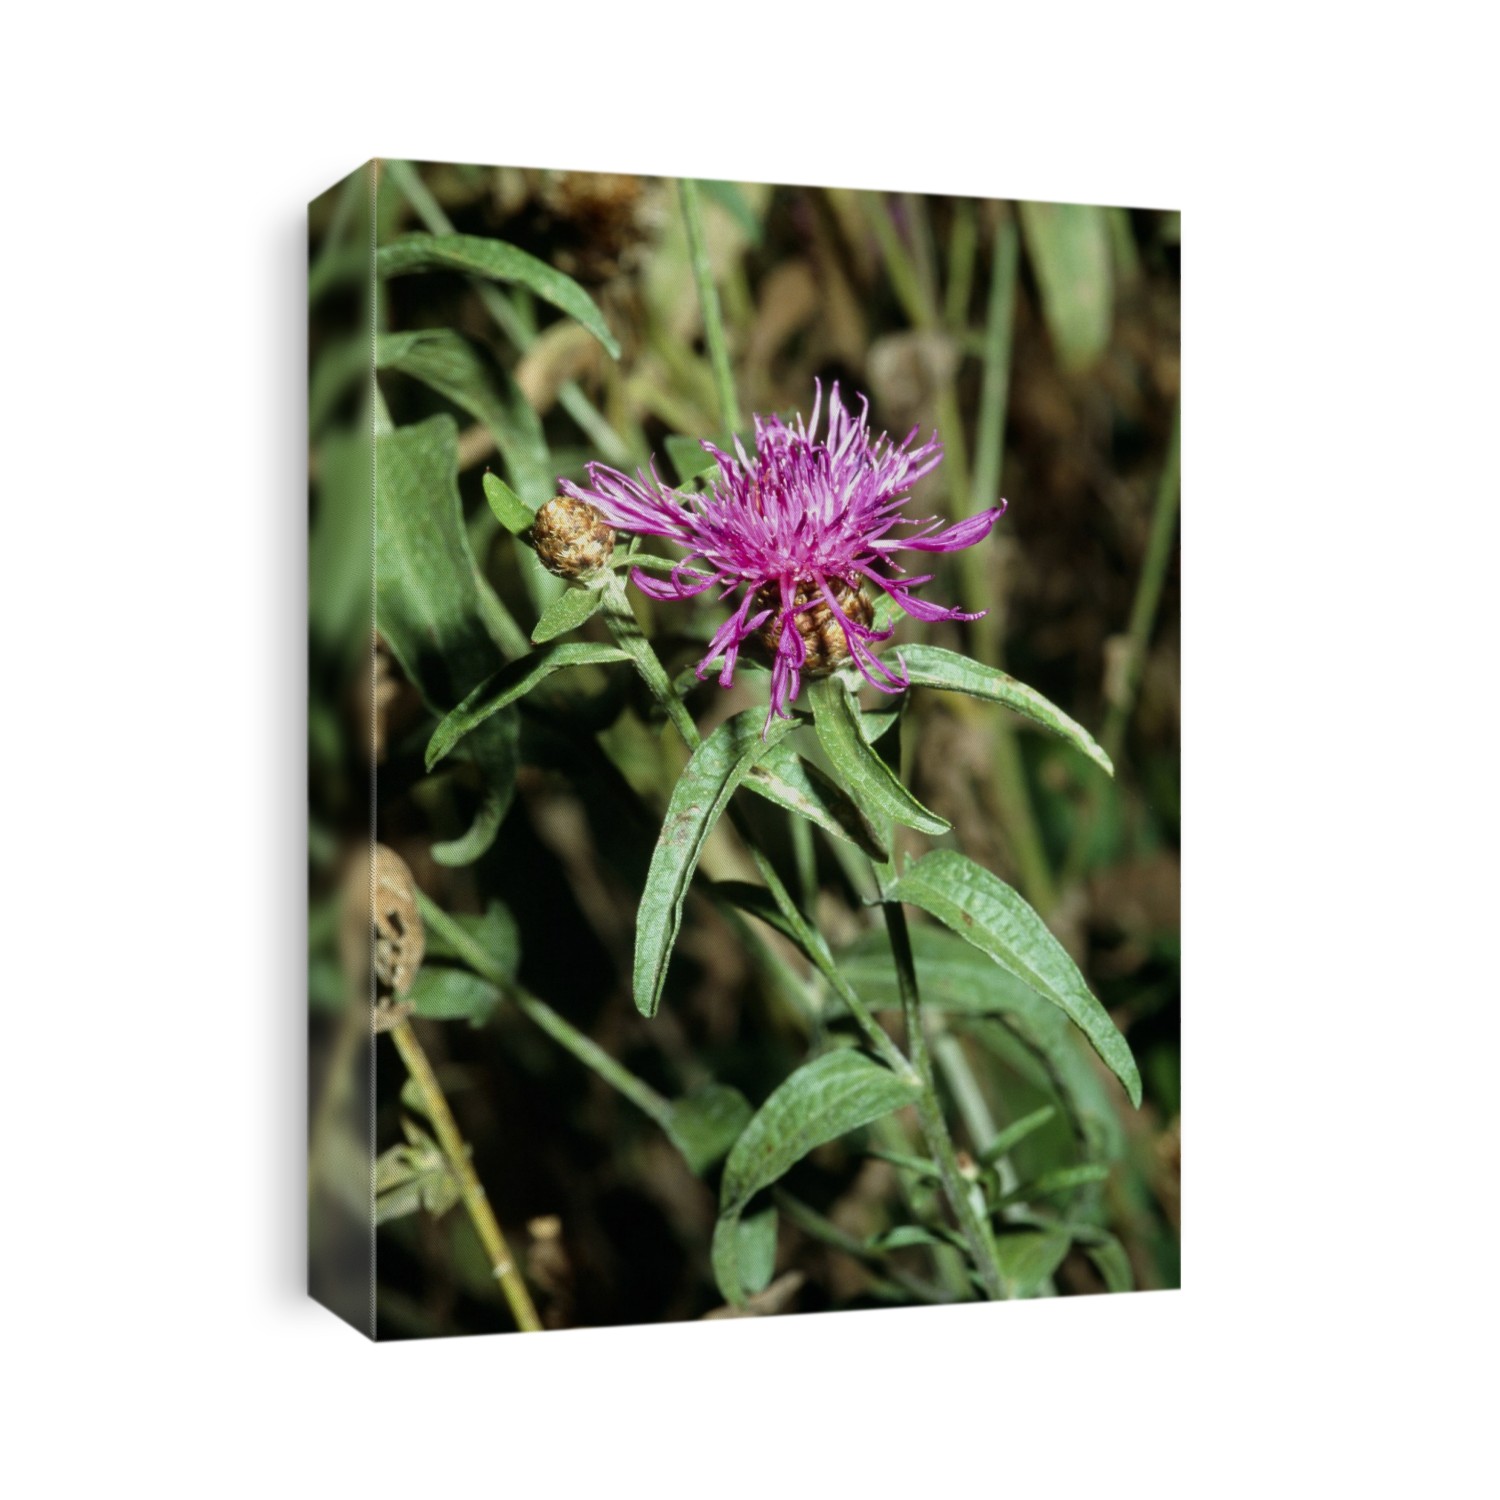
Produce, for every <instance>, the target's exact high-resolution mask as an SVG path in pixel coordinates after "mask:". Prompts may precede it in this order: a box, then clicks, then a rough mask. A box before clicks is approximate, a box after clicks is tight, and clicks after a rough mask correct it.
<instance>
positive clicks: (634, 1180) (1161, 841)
mask: <svg viewBox="0 0 1500 1500" xmlns="http://www.w3.org/2000/svg"><path fill="white" fill-rule="evenodd" d="M308 227H309V259H308V292H309V344H308V353H309V387H308V391H309V447H308V455H309V457H308V465H309V504H310V511H309V514H310V533H309V559H308V561H309V641H308V651H309V655H308V670H309V709H308V731H309V772H308V774H309V815H310V829H309V893H310V904H309V920H308V941H309V993H308V1004H309V1068H308V1120H309V1130H308V1142H309V1161H308V1231H309V1284H310V1289H311V1291H312V1293H313V1295H314V1296H316V1297H317V1298H318V1299H319V1300H320V1301H322V1302H324V1303H326V1304H327V1305H328V1306H329V1307H330V1308H332V1309H333V1310H334V1311H336V1312H337V1313H339V1315H340V1316H342V1317H345V1318H346V1319H348V1320H349V1321H350V1322H351V1323H353V1324H354V1325H355V1326H356V1327H358V1328H360V1329H362V1330H364V1331H365V1332H367V1333H369V1334H371V1335H372V1336H375V1337H379V1338H382V1339H404V1338H425V1337H450V1336H455V1335H462V1334H479V1333H500V1332H512V1331H517V1330H519V1331H526V1332H534V1331H542V1330H549V1329H567V1328H586V1327H604V1326H610V1325H621V1324H641V1323H657V1322H668V1321H670V1322H687V1321H699V1320H705V1319H708V1320H716V1319H737V1318H745V1317H768V1316H790V1315H797V1314H802V1313H813V1312H827V1311H838V1310H853V1309H880V1308H895V1307H909V1306H920V1305H928V1304H951V1303H962V1302H975V1303H978V1302H991V1301H1007V1300H1015V1299H1029V1298H1038V1297H1074V1296H1088V1295H1093V1294H1101V1293H1107V1294H1115V1293H1127V1292H1132V1291H1138V1290H1159V1289H1167V1288H1174V1287H1176V1286H1178V1285H1179V1282H1180V1261H1179V1231H1180V1222H1181V1207H1180V1205H1181V1191H1180V1176H1181V1174H1180V1158H1181V1068H1180V1044H1179V1031H1180V980H1179V955H1180V930H1179V928H1180V924H1179V899H1178V894H1179V855H1178V851H1179V847H1180V839H1179V829H1180V803H1179V795H1178V789H1179V784H1180V777H1179V766H1180V755H1179V740H1180V733H1179V726H1180V693H1179V671H1178V660H1179V635H1178V587H1179V573H1180V569H1179V544H1178V516H1179V496H1180V457H1179V455H1180V441H1181V421H1180V361H1179V337H1178V331H1179V310H1180V296H1179V287H1180V261H1181V225H1180V217H1179V215H1178V214H1177V213H1176V212H1173V211H1170V210H1167V209H1162V208H1149V209H1146V208H1125V207H1118V206H1100V205H1080V204H1063V203H1044V202H1010V201H1003V200H986V199H978V198H955V197H936V196H932V195H926V194H923V193H920V192H913V191H897V190H893V191H882V192H877V191H864V190H853V189H848V188H842V187H839V186H837V185H833V186H809V185H771V184H762V183H738V182H720V181H699V180H677V179H669V178H660V177H652V176H644V175H643V176H632V175H619V174H603V173H594V172H587V171H576V170H553V169H541V168H520V167H504V166H487V165H462V164H438V163H417V162H410V161H400V160H379V161H374V162H370V163H367V164H366V165H364V166H362V167H360V168H359V169H358V170H357V171H355V172H353V173H351V174H350V176H349V177H348V178H347V179H345V180H344V181H343V182H341V183H339V184H336V185H335V186H333V187H332V188H330V190H329V191H328V192H326V193H325V194H323V195H322V196H321V197H319V198H318V199H317V200H316V201H315V202H314V203H313V204H312V205H311V206H310V210H309V216H308Z"/></svg>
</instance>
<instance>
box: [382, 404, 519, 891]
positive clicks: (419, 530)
mask: <svg viewBox="0 0 1500 1500" xmlns="http://www.w3.org/2000/svg"><path fill="white" fill-rule="evenodd" d="M374 446H375V619H376V626H377V628H378V629H379V631H380V633H381V635H382V636H383V637H384V638H385V640H386V643H387V644H388V645H389V646H390V648H391V651H392V652H393V654H394V655H395V657H396V659H397V661H399V662H400V663H401V668H402V670H403V671H404V672H405V673H406V675H407V677H408V678H410V679H411V681H412V682H414V683H415V684H416V685H417V687H418V689H419V690H420V692H421V694H422V697H423V698H424V699H425V701H426V702H427V705H428V707H429V708H431V709H432V710H433V711H434V712H435V713H439V714H441V713H442V712H444V710H446V709H447V708H448V707H449V705H451V704H454V703H457V702H459V701H461V700H462V699H463V697H464V695H465V694H466V693H468V692H469V691H470V690H471V689H472V688H473V687H474V685H475V684H476V683H477V682H479V681H480V680H481V679H482V678H483V677H484V675H485V673H486V672H488V671H489V670H490V669H491V668H492V667H493V665H494V663H495V661H496V659H497V657H498V655H499V653H498V651H497V649H496V647H495V644H494V642H493V641H492V640H491V638H490V634H489V630H488V628H487V626H486V624H485V621H484V612H483V606H482V601H481V598H480V592H479V589H480V584H479V576H478V570H477V568H476V567H475V565H474V555H473V553H472V552H471V551H470V550H469V540H468V534H467V532H466V531H465V529H464V521H463V507H462V505H461V503H460V501H459V495H458V428H457V425H456V424H455V423H454V421H453V419H452V418H451V417H447V416H437V417H432V418H430V419H429V420H428V421H426V422H420V423H416V424H414V425H412V426H409V427H398V428H395V429H394V430H392V431H389V432H382V433H379V434H377V435H376V438H375V445H374ZM466 749H467V758H468V759H469V760H471V761H472V762H473V763H474V764H475V765H477V766H478V768H479V772H480V776H481V780H482V791H481V799H480V804H479V808H478V810H477V812H476V814H475V817H474V822H473V826H472V827H471V828H470V830H469V832H468V833H467V834H465V835H464V837H463V838H461V839H457V840H454V841H451V842H448V843H439V844H435V845H433V850H432V853H433V857H434V858H435V859H437V860H438V861H439V862H440V863H442V864H467V863H469V862H470V861H472V860H475V859H477V858H478V857H479V856H480V855H481V854H483V853H484V851H485V850H486V849H488V848H489V846H490V845H491V844H492V843H493V842H494V840H495V835H496V834H497V833H498V832H499V829H500V824H501V822H502V821H503V819H504V817H505V813H506V811H507V810H508V808H509V806H510V800H511V797H512V795H513V794H514V792H515V779H516V765H517V760H518V752H517V727H516V720H515V716H514V715H508V716H506V717H505V718H503V719H497V720H495V721H494V722H493V723H492V724H489V725H487V726H486V727H485V728H484V730H483V731H481V733H480V734H478V735H477V736H476V737H475V738H474V740H473V741H472V742H471V743H470V745H469V746H467V747H466Z"/></svg>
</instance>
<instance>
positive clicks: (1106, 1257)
mask: <svg viewBox="0 0 1500 1500" xmlns="http://www.w3.org/2000/svg"><path fill="white" fill-rule="evenodd" d="M1084 1254H1085V1255H1087V1256H1088V1258H1089V1259H1090V1260H1091V1261H1093V1263H1094V1269H1095V1270H1096V1271H1097V1272H1098V1273H1099V1275H1100V1276H1101V1277H1103V1279H1104V1286H1105V1290H1106V1291H1111V1292H1133V1291H1134V1290H1135V1272H1134V1271H1133V1270H1132V1269H1131V1265H1130V1257H1129V1256H1128V1255H1127V1254H1126V1253H1125V1247H1124V1245H1122V1244H1121V1243H1120V1242H1119V1240H1117V1239H1116V1238H1115V1237H1114V1235H1112V1234H1107V1233H1104V1232H1103V1231H1101V1233H1100V1239H1099V1241H1098V1243H1097V1244H1092V1245H1085V1246H1084Z"/></svg>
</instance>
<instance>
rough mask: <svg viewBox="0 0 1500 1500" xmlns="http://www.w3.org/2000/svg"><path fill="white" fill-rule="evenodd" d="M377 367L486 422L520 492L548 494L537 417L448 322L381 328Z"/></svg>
mask: <svg viewBox="0 0 1500 1500" xmlns="http://www.w3.org/2000/svg"><path fill="white" fill-rule="evenodd" d="M375 367H376V369H379V370H400V371H401V373H402V374H404V375H410V376H411V377H412V378H413V379H414V380H420V381H421V382H422V383H423V384H424V385H428V386H431V387H432V389H433V390H435V391H436V392H437V393H438V394H439V395H440V396H445V397H446V398H447V399H448V400H449V401H451V402H452V403H453V404H454V405H455V406H457V407H459V408H461V409H462V410H463V411H466V412H468V414H469V415H470V416H471V417H474V418H476V419H477V420H478V421H480V422H482V423H484V425H485V426H486V427H487V428H489V430H490V435H491V436H492V437H493V438H494V440H495V446H496V447H497V448H499V450H500V452H501V453H503V454H504V455H505V461H506V463H507V464H508V465H509V466H510V471H511V477H512V478H513V479H514V480H515V482H516V485H517V487H518V488H519V489H520V490H521V492H522V494H524V495H529V496H531V497H533V501H534V504H536V505H540V504H541V503H542V501H543V500H544V499H546V498H548V497H549V495H550V492H551V489H552V472H551V470H552V465H551V461H550V458H549V456H548V452H547V440H546V438H545V436H544V435H543V433H542V424H541V420H540V419H539V418H538V417H537V414H536V413H535V412H534V411H533V410H532V409H531V407H530V405H529V404H528V403H527V401H526V398H525V397H524V396H523V395H522V394H521V392H520V390H519V389H518V388H517V386H516V384H515V382H514V380H512V379H511V377H510V376H509V374H507V372H506V371H504V370H503V369H501V368H500V367H499V366H496V365H493V364H487V363H486V362H485V361H484V360H483V359H481V358H480V355H479V351H478V350H477V349H475V348H474V346H473V345H472V344H471V343H470V342H469V341H468V340H467V339H466V338H464V337H463V335H462V334H458V333H455V332H454V331H453V330H452V329H451V328H417V329H412V330H410V331H408V332H405V333H382V334H379V335H378V336H377V337H376V339H375ZM503 519H504V518H503V517H502V520H503ZM528 524H529V523H528Z"/></svg>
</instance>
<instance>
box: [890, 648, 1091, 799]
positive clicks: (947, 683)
mask: <svg viewBox="0 0 1500 1500" xmlns="http://www.w3.org/2000/svg"><path fill="white" fill-rule="evenodd" d="M901 660H902V662H903V664H904V665H905V667H906V674H907V676H908V677H909V678H910V679H911V681H912V684H913V686H915V687H930V688H943V689H946V690H947V691H949V692H955V693H967V694H968V695H969V696H970V697H971V698H983V699H984V700H985V701H986V702H988V703H1003V704H1004V705H1005V706H1006V707H1007V708H1009V709H1011V710H1013V711H1014V712H1015V713H1018V714H1024V715H1025V717H1026V718H1028V719H1032V720H1034V721H1035V722H1036V723H1038V724H1040V725H1042V726H1043V727H1044V728H1046V729H1050V730H1051V731H1052V732H1053V733H1054V734H1058V735H1061V736H1062V737H1063V739H1065V740H1067V741H1068V742H1069V744H1072V745H1076V746H1077V747H1078V749H1080V750H1082V751H1083V753H1084V754H1085V755H1086V756H1088V758H1089V759H1090V760H1091V761H1093V762H1094V763H1095V765H1098V766H1101V767H1102V768H1103V769H1104V770H1105V771H1107V772H1108V773H1109V774H1110V775H1111V776H1113V775H1114V773H1115V768H1114V766H1113V765H1112V764H1111V763H1110V759H1109V756H1107V755H1106V754H1105V753H1104V751H1103V750H1101V749H1100V748H1099V746H1098V745H1096V744H1095V743H1094V739H1093V736H1092V735H1090V734H1089V732H1088V731H1087V730H1086V729H1084V728H1083V727H1082V725H1080V724H1077V723H1075V722H1074V721H1073V720H1072V719H1070V718H1069V717H1068V716H1067V714H1065V713H1064V712H1063V711H1062V710H1061V709H1060V708H1057V707H1055V706H1054V705H1053V704H1051V703H1049V702H1048V701H1047V700H1046V699H1045V698H1044V697H1042V695H1041V694H1040V693H1038V692H1037V691H1035V689H1033V688H1029V687H1027V686H1026V684H1025V683H1022V682H1017V681H1016V679H1015V678H1014V677H1008V676H1007V675H1006V674H1005V673H1004V672H997V671H996V670H995V669H994V668H993V667H986V666H981V665H980V663H979V662H977V661H970V660H969V658H968V657H966V656H960V655H959V654H958V652H956V651H945V650H943V648H942V647H941V646H906V647H903V648H902V651H901Z"/></svg>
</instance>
